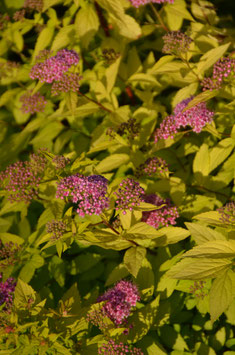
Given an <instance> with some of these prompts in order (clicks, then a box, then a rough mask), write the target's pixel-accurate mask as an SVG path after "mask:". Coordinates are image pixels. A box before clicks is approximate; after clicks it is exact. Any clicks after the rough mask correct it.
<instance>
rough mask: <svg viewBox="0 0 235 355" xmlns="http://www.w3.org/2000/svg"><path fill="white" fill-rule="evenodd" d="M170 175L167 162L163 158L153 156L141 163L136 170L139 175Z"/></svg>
mask: <svg viewBox="0 0 235 355" xmlns="http://www.w3.org/2000/svg"><path fill="white" fill-rule="evenodd" d="M155 174H156V175H168V174H169V169H168V166H167V163H166V162H165V160H163V159H162V158H158V157H153V158H148V159H147V160H146V161H145V162H144V163H143V164H141V165H140V166H139V167H138V168H137V169H136V172H135V175H136V176H137V177H140V176H143V175H148V176H152V175H155Z"/></svg>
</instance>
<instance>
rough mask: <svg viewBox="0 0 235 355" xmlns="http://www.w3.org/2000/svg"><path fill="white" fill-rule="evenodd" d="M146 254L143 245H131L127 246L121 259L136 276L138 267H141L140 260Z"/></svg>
mask: <svg viewBox="0 0 235 355" xmlns="http://www.w3.org/2000/svg"><path fill="white" fill-rule="evenodd" d="M145 255H146V249H145V248H143V247H137V246H136V247H132V248H129V249H128V250H127V251H126V252H125V255H124V258H123V261H124V265H125V266H126V268H127V270H128V271H129V272H130V273H131V274H132V275H133V276H134V277H137V275H138V272H139V269H140V267H141V263H142V260H143V259H144V257H145Z"/></svg>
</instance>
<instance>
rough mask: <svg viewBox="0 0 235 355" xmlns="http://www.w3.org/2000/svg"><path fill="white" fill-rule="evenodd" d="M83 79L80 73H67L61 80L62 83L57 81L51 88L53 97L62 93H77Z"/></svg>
mask: <svg viewBox="0 0 235 355" xmlns="http://www.w3.org/2000/svg"><path fill="white" fill-rule="evenodd" d="M81 79H82V77H81V76H80V75H79V74H78V73H66V74H63V75H62V76H61V78H60V81H55V82H54V83H53V84H52V87H51V94H52V96H56V95H59V94H60V93H61V92H69V91H73V92H77V91H78V90H79V87H80V84H79V81H80V80H81Z"/></svg>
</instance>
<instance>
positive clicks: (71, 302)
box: [62, 282, 82, 315]
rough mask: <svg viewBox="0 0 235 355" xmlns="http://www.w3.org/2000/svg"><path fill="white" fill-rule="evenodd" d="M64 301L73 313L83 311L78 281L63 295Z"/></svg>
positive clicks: (77, 313)
mask: <svg viewBox="0 0 235 355" xmlns="http://www.w3.org/2000/svg"><path fill="white" fill-rule="evenodd" d="M62 301H63V302H64V304H65V306H66V307H68V308H69V312H70V313H71V314H73V315H74V314H76V315H79V313H81V310H82V308H81V297H80V294H79V292H78V287H77V283H76V282H75V283H74V284H73V285H72V286H71V287H70V288H69V289H68V290H67V291H66V293H65V294H64V295H63V297H62Z"/></svg>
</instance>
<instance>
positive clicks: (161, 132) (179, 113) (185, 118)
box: [154, 96, 214, 142]
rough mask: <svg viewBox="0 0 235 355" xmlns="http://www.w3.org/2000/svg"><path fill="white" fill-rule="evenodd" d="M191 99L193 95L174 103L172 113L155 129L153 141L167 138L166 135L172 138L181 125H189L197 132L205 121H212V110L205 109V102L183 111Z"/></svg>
mask: <svg viewBox="0 0 235 355" xmlns="http://www.w3.org/2000/svg"><path fill="white" fill-rule="evenodd" d="M192 99H193V96H191V97H190V98H188V99H186V100H183V101H181V102H180V103H179V104H178V105H176V107H175V109H174V114H173V115H170V116H168V117H166V118H165V119H164V120H163V122H162V123H161V124H160V127H159V128H157V129H156V131H155V134H154V135H155V142H157V141H158V140H160V139H167V138H168V137H170V138H173V137H174V134H175V133H177V132H178V131H179V130H180V128H181V127H183V128H185V127H187V126H190V127H192V130H193V131H194V132H196V133H199V132H201V130H202V128H203V127H204V126H205V125H206V124H207V123H210V122H211V121H212V119H213V116H214V112H213V111H210V110H208V109H207V107H206V103H205V102H200V103H199V104H197V105H196V106H194V107H192V108H190V109H188V110H186V111H184V112H183V110H184V109H185V108H186V107H187V105H188V103H189V102H190V101H191V100H192Z"/></svg>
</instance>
